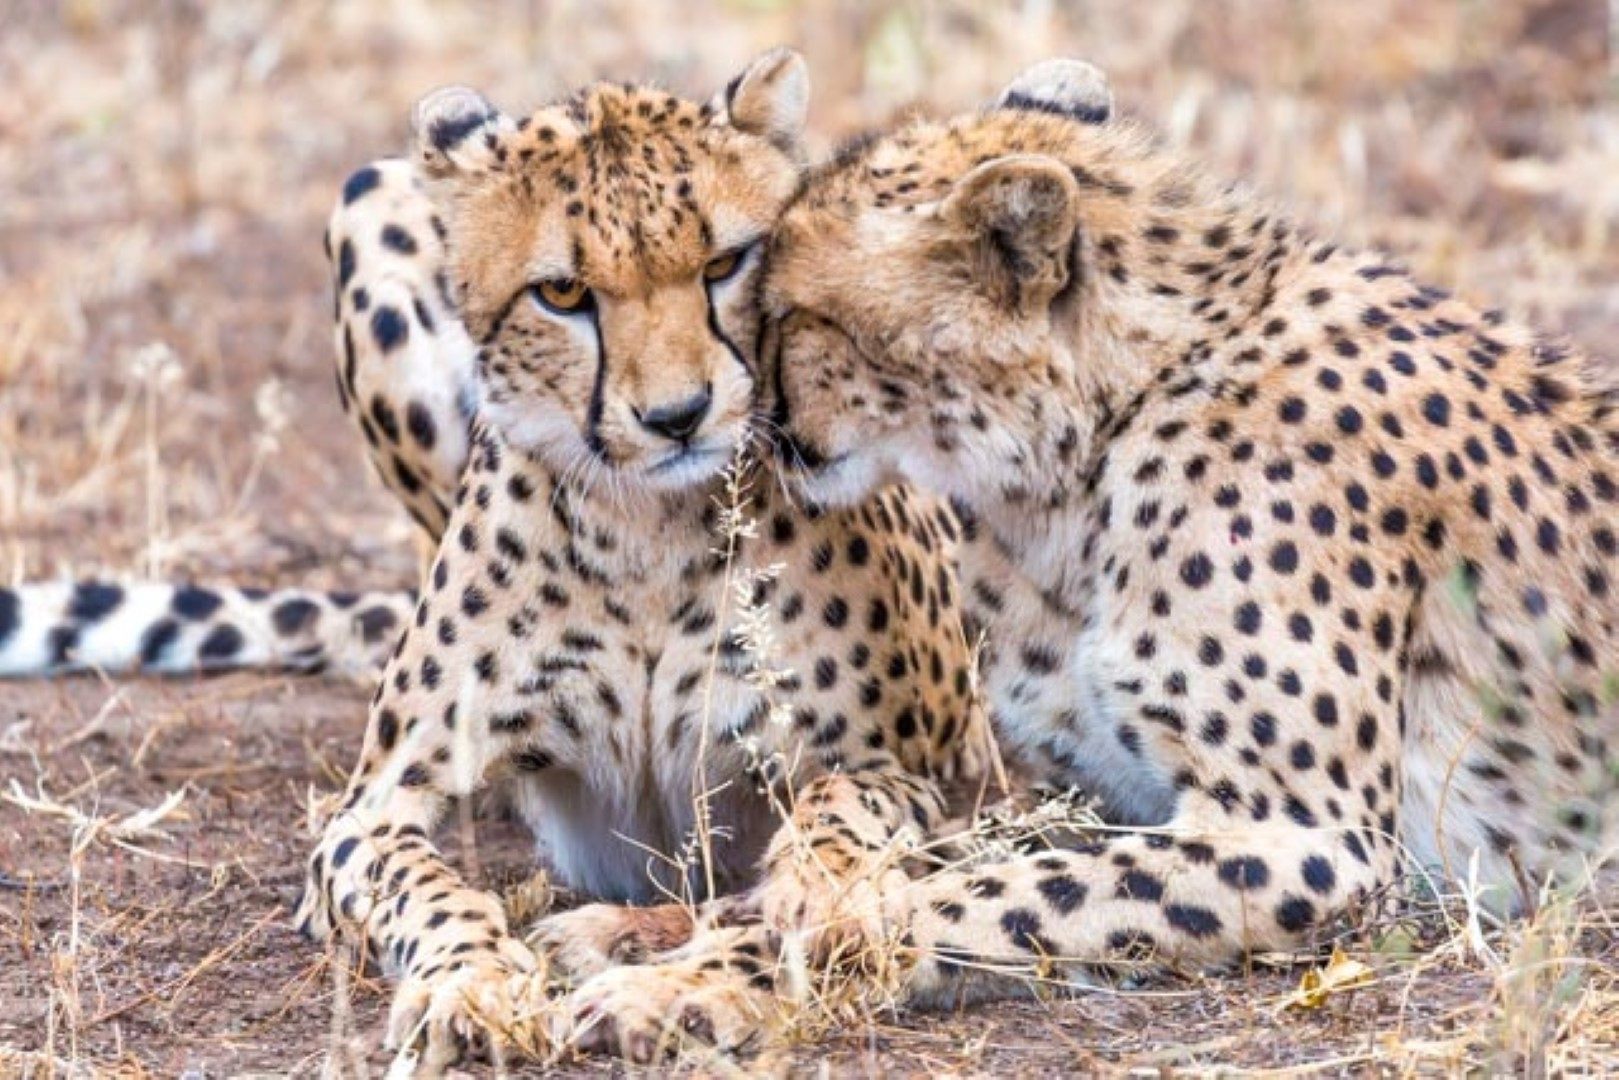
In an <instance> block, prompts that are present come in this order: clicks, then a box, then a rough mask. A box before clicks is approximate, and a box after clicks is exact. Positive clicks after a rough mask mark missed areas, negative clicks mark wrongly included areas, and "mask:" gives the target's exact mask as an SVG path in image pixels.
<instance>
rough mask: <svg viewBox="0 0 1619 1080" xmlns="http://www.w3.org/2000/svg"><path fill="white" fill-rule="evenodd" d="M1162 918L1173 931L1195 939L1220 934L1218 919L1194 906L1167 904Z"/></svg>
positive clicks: (1209, 912)
mask: <svg viewBox="0 0 1619 1080" xmlns="http://www.w3.org/2000/svg"><path fill="white" fill-rule="evenodd" d="M1164 918H1165V919H1166V920H1168V922H1169V925H1170V926H1173V927H1174V928H1175V929H1177V930H1180V931H1181V932H1183V933H1185V934H1188V935H1190V936H1191V937H1195V938H1206V937H1213V936H1214V935H1216V934H1218V933H1219V932H1220V917H1219V916H1218V915H1216V914H1215V913H1214V912H1212V911H1210V910H1209V909H1208V908H1206V907H1200V906H1198V905H1196V904H1168V905H1166V906H1165V907H1164Z"/></svg>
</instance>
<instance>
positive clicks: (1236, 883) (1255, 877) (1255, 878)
mask: <svg viewBox="0 0 1619 1080" xmlns="http://www.w3.org/2000/svg"><path fill="white" fill-rule="evenodd" d="M1220 880H1221V881H1223V882H1225V883H1226V884H1227V885H1229V886H1231V887H1232V888H1233V889H1237V890H1238V891H1241V892H1247V891H1248V890H1250V889H1263V888H1264V887H1265V886H1266V884H1268V883H1269V881H1270V867H1269V866H1267V865H1266V864H1265V860H1264V859H1260V858H1256V857H1254V856H1252V855H1243V856H1238V857H1236V858H1231V859H1223V860H1221V862H1220Z"/></svg>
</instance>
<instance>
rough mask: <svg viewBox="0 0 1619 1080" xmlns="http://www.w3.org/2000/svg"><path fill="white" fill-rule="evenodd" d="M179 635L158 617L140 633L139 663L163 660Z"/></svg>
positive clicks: (0, 624)
mask: <svg viewBox="0 0 1619 1080" xmlns="http://www.w3.org/2000/svg"><path fill="white" fill-rule="evenodd" d="M4 600H5V597H4V594H3V593H0V631H4V629H5V626H4V607H5V604H4ZM179 637H180V624H179V623H178V622H175V621H174V620H173V619H167V618H164V619H159V620H157V622H155V623H153V624H152V625H151V626H148V627H147V628H146V632H145V633H144V634H142V635H141V664H142V666H144V667H150V666H152V665H154V664H159V663H162V662H163V659H164V658H165V657H166V656H167V655H168V652H169V649H171V648H172V647H173V646H174V643H175V641H176V640H178V639H179ZM4 642H5V634H4V633H3V632H0V644H3V643H4Z"/></svg>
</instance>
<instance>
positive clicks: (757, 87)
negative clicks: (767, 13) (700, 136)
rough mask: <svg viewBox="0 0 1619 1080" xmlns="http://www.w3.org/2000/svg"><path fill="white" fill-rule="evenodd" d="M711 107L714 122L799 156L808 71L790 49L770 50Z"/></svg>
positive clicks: (806, 98)
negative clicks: (723, 123) (722, 123)
mask: <svg viewBox="0 0 1619 1080" xmlns="http://www.w3.org/2000/svg"><path fill="white" fill-rule="evenodd" d="M711 107H712V108H713V110H714V115H715V118H716V120H718V121H720V122H727V121H728V122H729V123H730V125H731V126H732V127H734V128H736V129H737V130H738V131H745V132H747V133H748V134H750V135H758V136H759V137H761V138H764V139H768V140H769V141H770V142H771V143H773V144H774V145H775V146H777V147H779V148H780V149H782V150H784V151H786V152H787V153H789V154H792V155H794V156H795V157H797V156H800V155H801V154H802V151H803V141H804V118H805V116H806V115H807V114H808V112H809V67H808V65H806V64H805V63H804V58H803V57H802V56H801V55H799V54H798V53H797V52H795V51H794V50H792V49H787V48H776V49H771V50H770V51H769V52H767V53H765V54H764V55H763V56H761V57H759V58H758V59H757V60H755V61H754V62H753V63H751V64H749V65H748V67H747V70H745V71H743V72H742V74H740V75H738V76H737V77H736V78H734V79H732V80H731V81H730V82H729V83H727V84H726V86H725V89H724V90H722V91H720V93H719V94H718V95H716V96H715V99H714V101H713V102H712V103H711Z"/></svg>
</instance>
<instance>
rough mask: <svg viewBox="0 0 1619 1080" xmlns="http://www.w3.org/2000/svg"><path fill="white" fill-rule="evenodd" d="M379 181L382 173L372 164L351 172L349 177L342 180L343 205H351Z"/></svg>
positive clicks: (380, 181)
mask: <svg viewBox="0 0 1619 1080" xmlns="http://www.w3.org/2000/svg"><path fill="white" fill-rule="evenodd" d="M380 183H382V174H381V173H380V172H378V171H377V169H376V168H375V167H374V166H371V165H367V166H366V167H365V168H363V169H360V170H358V171H357V172H354V173H351V174H350V175H349V178H348V179H347V180H345V181H343V205H344V206H353V205H354V203H355V202H357V201H358V200H359V199H361V198H363V197H364V196H365V195H366V194H368V193H369V192H371V191H373V190H374V189H375V188H376V186H377V185H378V184H380Z"/></svg>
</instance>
